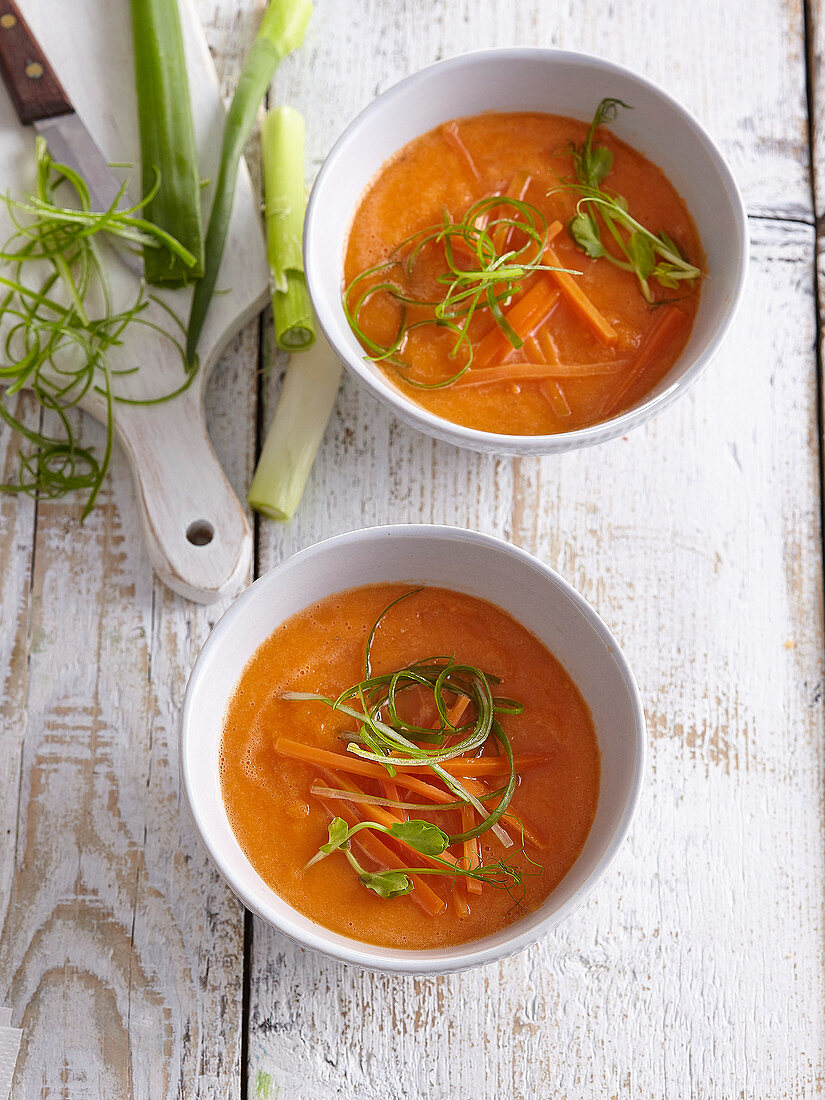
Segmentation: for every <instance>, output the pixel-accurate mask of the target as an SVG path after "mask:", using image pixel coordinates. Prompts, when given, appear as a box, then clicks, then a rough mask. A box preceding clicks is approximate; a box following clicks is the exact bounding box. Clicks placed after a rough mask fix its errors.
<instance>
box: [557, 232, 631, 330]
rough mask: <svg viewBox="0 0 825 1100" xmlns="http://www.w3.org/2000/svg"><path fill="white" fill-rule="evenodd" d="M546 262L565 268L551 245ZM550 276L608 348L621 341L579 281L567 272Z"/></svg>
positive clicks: (559, 272)
mask: <svg viewBox="0 0 825 1100" xmlns="http://www.w3.org/2000/svg"><path fill="white" fill-rule="evenodd" d="M544 260H545V263H548V264H552V265H553V266H554V267H562V266H563V264H562V263H561V261H560V260H559V257H558V255H557V253H556V251H555V249H553V248H551V247H550V245H548V246H547V247H546V248H545V250H544ZM549 275H550V278H551V279H553V280H554V282H555V283H556V285H557V286H558V287H559V289H560V290H561V292H562V294H563V295H564V296H565V298H566V299H567V300H568V302H569V303H570V305H571V306H572V307H573V309H574V310H575V311H576V313H578V315H579V316H580V317H581V318H582V320H583V321H586V322H587V324H588V325H589V326H590V328H591V329H592V331H593V333H594V334H595V336H596V337H597V338H598V339H599V340H601V342H602V343H603V344H605V345H606V346H607V347H613V345H614V344H615V343H616V341H617V340H618V339H619V334H618V332H616V330H615V328H613V326H612V325H611V324H610V322H609V321H608V320H607V318H606V317H605V316H604V315H603V314H602V313H601V312H600V310H598V309H597V308H596V306H595V305H594V304H593V303H592V302H591V301H590V299H589V298H588V297H587V295H586V294H585V293H584V291H583V290H582V288H581V287H580V286H579V283H578V282H577V280H576V279H575V278H574V277H573V276H572V275H570V274H568V272H566V271H550V272H549Z"/></svg>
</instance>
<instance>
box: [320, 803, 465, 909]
mask: <svg viewBox="0 0 825 1100" xmlns="http://www.w3.org/2000/svg"><path fill="white" fill-rule="evenodd" d="M321 805H322V806H323V807H324V809H325V810H326V811H327V812H328V813H329V814H331V815H332V816H333V817H342V818H343V819H344V821H346V823H347V825H348V826H349V827H350V828H352V826H353V825H355V824H356V823H357V822H358V821H360V820H362V818H361V817H360V816H359V815H358V814H357V813H354V812H353V811H352V810H350V809H348V808H347V807H344V806H341V804H340V803H338V802H336V803H335V805H334V806H332V805H331V804H330V803H328V802H326V801H324V800H323V799H321ZM352 843H353V844H355V845H356V846H357V847H358V848H359V849H360V850H361V851H362V852H364V853H365V854H366V855H367V856H369V858H370V859H372V860H374V861H375V862H376V863H377V864H378V866H379V867H383V868H385V869H386V870H388V871H406V870H407V869H408V868H407V865H405V864H404V863H403V861H402V860H401V859H400V858H399V857H398V856H397V855H396V854H395V852H393V851H391V850H390V849H389V848H388V847H387V845H386V844H384V843H383V842H382V841H380V840H379V839H378V837H377V836H376V835H375V833H372V832H370V831H369V830H368V829H364V831H363V832H360V833H357V834H356V835H355V836H354V837H353V838H352ZM410 878H411V880H412V883H413V886H414V887H415V889H414V890H413V892H412V893H411V894H410V898H411V899H412V900H413V901H414V902H415V903H416V904H417V905H419V906H420V907H421V908H422V909H423V910H424V912H425V913H427V914H428V915H429V916H431V917H434V916H436V915H437V914H438V913H442V912H443V911H444V910H445V909H446V908H447V903H446V902H445V901H444V899H443V898H442V897H440V896H439V895H438V894H437V893H436V892H435V890H433V889H432V887H431V886H428V885H427V883H426V882H425V881H424V879H423V878H422V877H421V876H420V875H410Z"/></svg>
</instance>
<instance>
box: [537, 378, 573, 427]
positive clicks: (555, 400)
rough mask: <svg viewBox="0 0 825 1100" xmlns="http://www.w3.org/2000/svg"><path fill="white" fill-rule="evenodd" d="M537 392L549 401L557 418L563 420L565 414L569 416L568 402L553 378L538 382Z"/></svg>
mask: <svg viewBox="0 0 825 1100" xmlns="http://www.w3.org/2000/svg"><path fill="white" fill-rule="evenodd" d="M539 392H540V393H541V395H542V397H543V398H544V399H545V400H546V401H547V402H549V404H550V408H551V409H552V410H553V412H554V413H555V414H556V416H557V417H558V418H559V420H564V418H565V417H566V416H570V413H571V412H572V410H571V408H570V404H569V402H568V400H567V397H566V396H565V393H564V390H563V389H562V388H561V386H560V385H559V383H558V382H556V381H554V380H553V379H549V380H548V381H547V382H539Z"/></svg>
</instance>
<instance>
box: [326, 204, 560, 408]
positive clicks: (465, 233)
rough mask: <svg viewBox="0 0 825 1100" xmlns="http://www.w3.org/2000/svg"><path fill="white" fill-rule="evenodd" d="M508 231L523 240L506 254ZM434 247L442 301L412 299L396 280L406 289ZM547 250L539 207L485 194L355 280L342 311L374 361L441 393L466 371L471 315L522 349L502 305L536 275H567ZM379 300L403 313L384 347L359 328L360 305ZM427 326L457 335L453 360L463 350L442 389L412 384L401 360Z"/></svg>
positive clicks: (446, 215) (470, 352)
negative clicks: (386, 298) (482, 317)
mask: <svg viewBox="0 0 825 1100" xmlns="http://www.w3.org/2000/svg"><path fill="white" fill-rule="evenodd" d="M508 208H509V209H508ZM511 229H515V230H517V231H518V233H519V234H520V236H521V242H522V243H520V244H519V246H518V247H517V248H506V242H507V240H508V237H509V235H510V234H509V231H510V230H511ZM433 245H434V246H437V247H440V248H442V249H443V253H444V259H445V262H446V265H447V270H446V271H444V272H442V273H441V274H440V275H438V276H437V279H436V281H437V283H438V285H439V286H443V287H444V288H445V290H444V294H443V295H442V296H441V297H440V298H438V299H437V300H433V299H427V298H419V297H415V295H413V294H412V293H411V292H409V291H408V290H405V289H403V288H402V286H400V285H399V283H398V282H397V281H395V279H397V278H398V276H399V275H400V276H404V277H406V280H407V283H411V282H412V281H413V279H414V276H415V273H416V262H417V261H418V260H419V258H420V256H421V254H422V252H423V251H424V249H425V248H427V247H429V246H433ZM546 245H547V219H546V218H545V216H544V214H542V212H541V211H540V210H539V209H538V207H536V206H533V205H532V204H531V203H529V202H524V201H523V200H521V199H515V198H511V197H510V196H508V195H488V196H486V197H485V198H482V199H478V201H477V202H474V203H473V204H472V205H471V206H469V207H468V208H467V210H466V211H465V213H464V215H463V217H462V218H460V219H459V220H457V221H456V220H454V219H453V218H452V217H451V215H450V214H449V212H448V211H446V210H445V211H444V212H443V217H442V221H441V224H440V225H433V226H428V227H427V228H425V229H421V230H419V231H418V232H417V233H413V234H411V235H410V236H409V237H407V238H406V240H403V241H402V242H401V243H400V244H399V245H398V246H397V247H396V248H395V249H394V250H393V252H392V254H391V255H390V257H389V259H388V260H386V261H385V262H384V263H380V264H376V265H375V266H374V267H370V268H368V269H367V270H366V271H362V272H361V273H360V274H359V275H356V276H355V278H354V279H353V280H352V281H351V282H350V284H349V286H348V287H347V288H346V290H345V291H344V295H343V305H344V312H345V313H346V316H347V320H348V321H349V323H350V327H351V328H352V330H353V332H354V333H355V335H356V336H357V337H358V339H359V340H360V342H361V343H362V344H363V346H364V347H365V348H366V349H367V351H368V352H369V358H370V359H372V361H373V362H376V363H379V362H385V363H390V364H392V365H393V366H394V367H395V368H396V369H397V371H398V372H399V374H400V375H401V377H402V378H403V379H404V381H405V382H407V383H408V384H409V385H411V386H416V387H418V388H419V389H428V390H433V389H442V388H443V387H445V386H451V385H452V384H453V383H454V382H457V381H458V379H459V378H461V377H462V375H464V374H465V373H466V372H467V370H469V368H470V364H471V363H472V361H473V347H472V343H471V341H470V335H469V328H470V323H471V322H472V320H473V317H475V316H476V314H478V313H486V314H488V315H489V316H491V317H492V318H493V320H494V321H495V323H496V324H497V325H498V327H499V328H500V329H501V331H502V332H503V333H504V335H505V336H506V337H507V340H508V341H509V343H510V344H511V345H512V347H514V348H520V347H521V346H522V344H523V342H524V341H523V340H522V339H521V337H520V336H519V335H518V333H517V332H516V331H515V329H514V328H513V327H512V325H510V324H509V323H508V321H507V318H506V317H505V315H504V311H503V309H502V305H505V304H506V303H507V302H509V300H510V299H511V298H512V297H513V295H515V294H517V293H518V291H519V290H520V289H521V287H522V284H523V282H524V280H525V279H527V278H528V277H529V276H530V275H533V274H535V273H536V272H537V271H554V270H562V271H564V270H567V269H566V268H554V267H550V266H548V265H547V264H545V263H543V262H542V259H543V254H544V249H545V247H546ZM505 249H506V250H505ZM385 273H386V274H385ZM391 273H392V274H391ZM375 276H385V277H382V278H380V279H379V281H378V282H370V280H372V279H373V278H374V277H375ZM365 283H366V284H367V285H364V284H365ZM380 293H386V294H389V295H390V297H391V298H393V300H394V301H395V302H397V303H398V306H399V309H400V320H399V324H398V328H397V330H396V332H395V335H394V337H393V338H392V340H391V341H390V343H389V344H381V343H378V342H377V341H375V340H373V339H371V338H370V337H369V336H367V334H366V332H365V331H364V328H363V326H362V324H361V311H362V310H363V309H364V306H365V305H366V304H367V302H369V300H370V299H371V298H372V297H373V296H374V295H376V294H380ZM411 311H416V312H417V313H423V314H424V316H417V317H416V318H415V319H413V320H410V319H409V314H410V312H411ZM427 325H430V326H435V327H436V328H440V329H443V330H446V331H447V332H450V333H452V334H453V335H454V336H455V342H454V344H453V347H452V350H451V351H450V358H451V359H454V358H455V357H456V356H457V355H458V353H459V351H460V350H461V349H462V348H464V349H465V352H466V358H465V359H464V362H463V363H462V365H461V367H460V368H459V369H458V370H457V371H456V372H455V373H454V374H453V375H451V376H450V377H449V378H445V379H443V380H442V381H440V382H422V381H420V380H418V379H416V378H414V377H412V376H411V375H410V374H409V371H410V369H411V364H410V363H409V362H407V360H405V359H404V358H403V352H404V345H405V344H406V341H407V337H408V336H409V334H410V333H411V332H413V331H415V330H416V329H418V328H421V327H423V326H427Z"/></svg>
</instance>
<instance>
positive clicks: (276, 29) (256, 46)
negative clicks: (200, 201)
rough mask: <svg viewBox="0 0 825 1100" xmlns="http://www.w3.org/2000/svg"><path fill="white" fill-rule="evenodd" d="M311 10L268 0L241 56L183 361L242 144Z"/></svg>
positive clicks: (214, 264)
mask: <svg viewBox="0 0 825 1100" xmlns="http://www.w3.org/2000/svg"><path fill="white" fill-rule="evenodd" d="M311 13H312V3H311V0H271V2H270V4H269V7H268V8H267V9H266V11H265V12H264V16H263V19H262V20H261V27H260V30H259V31H258V35H257V37H256V39H255V41H254V42H253V43H252V47H251V49H250V51H249V53H248V54H247V55H246V58H245V59H244V63H243V68H242V69H241V75H240V77H239V79H238V83H237V85H236V87H235V94H234V95H233V96H232V102H231V103H230V105H229V111H228V112H227V115H226V124H225V126H224V131H223V145H222V146H221V161H220V167H219V169H218V180H217V183H216V185H215V198H214V200H213V202H212V210H211V213H210V215H209V226H208V228H207V230H206V259H205V269H204V273H203V278H202V279H201V280H199V282H197V283H196V284H195V291H194V294H193V295H192V307H191V311H190V313H189V325H188V327H187V332H186V357H187V359H188V360H189V362H194V360H195V354H196V352H197V347H198V340H199V339H200V334H201V330H202V329H203V325H204V322H205V320H206V314H207V311H208V309H209V303H210V302H211V300H212V295H213V293H214V291H215V284H216V283H217V280H218V271H219V270H220V266H221V259H222V257H223V250H224V246H225V245H226V238H227V234H228V232H229V222H230V218H231V216H232V206H233V204H234V201H235V184H236V183H237V179H238V167H239V165H240V162H241V156H242V155H243V150H244V146H245V145H246V143H247V141H248V139H249V135H250V134H251V133H252V127H253V126H254V124H255V118H256V116H257V114H258V109H259V107H260V106H261V103H262V102H263V98H264V96H265V95H266V93H267V90H268V89H269V85H270V84H271V83H272V78H273V76H274V75H275V70H276V69H277V68H278V65H279V64H280V62H281V61H282V60H283V58H284V57H286V55H287V54H288V53H290V52H291V51H292V50H295V49H297V48H298V46H300V45H301V43H302V42H303V40H304V31H305V30H306V25H307V23H308V22H309V17H310V15H311Z"/></svg>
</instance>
